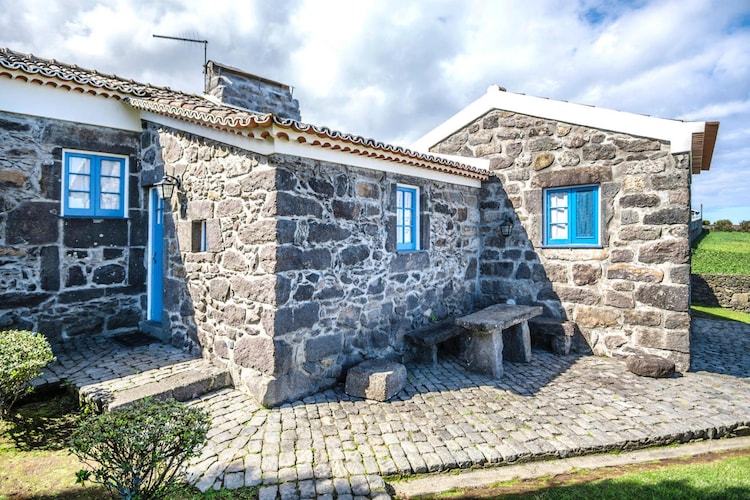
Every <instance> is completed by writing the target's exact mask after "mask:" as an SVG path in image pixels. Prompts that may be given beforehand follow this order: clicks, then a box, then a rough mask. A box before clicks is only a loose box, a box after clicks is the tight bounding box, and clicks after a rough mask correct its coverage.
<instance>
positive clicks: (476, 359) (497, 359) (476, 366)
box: [462, 331, 503, 378]
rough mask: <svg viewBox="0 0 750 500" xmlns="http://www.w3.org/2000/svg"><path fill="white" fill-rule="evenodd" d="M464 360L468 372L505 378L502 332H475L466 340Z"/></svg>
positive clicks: (467, 336)
mask: <svg viewBox="0 0 750 500" xmlns="http://www.w3.org/2000/svg"><path fill="white" fill-rule="evenodd" d="M462 359H463V361H464V364H465V366H466V368H467V369H468V370H471V371H473V372H475V373H481V374H483V375H491V376H492V377H494V378H501V377H502V376H503V333H502V331H475V332H472V333H470V334H467V335H466V337H465V339H464V348H463V353H462Z"/></svg>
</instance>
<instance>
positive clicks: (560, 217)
mask: <svg viewBox="0 0 750 500" xmlns="http://www.w3.org/2000/svg"><path fill="white" fill-rule="evenodd" d="M544 205H545V223H544V244H545V245H550V246H599V233H600V231H599V186H577V187H566V188H556V189H548V190H547V191H546V192H545V195H544Z"/></svg>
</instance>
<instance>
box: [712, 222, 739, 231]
mask: <svg viewBox="0 0 750 500" xmlns="http://www.w3.org/2000/svg"><path fill="white" fill-rule="evenodd" d="M714 229H716V230H717V231H732V230H733V229H734V225H733V224H732V221H731V220H728V219H721V220H717V221H716V222H714Z"/></svg>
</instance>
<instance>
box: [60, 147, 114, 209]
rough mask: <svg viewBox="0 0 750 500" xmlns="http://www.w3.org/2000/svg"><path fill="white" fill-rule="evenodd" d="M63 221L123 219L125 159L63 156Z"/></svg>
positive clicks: (69, 153) (78, 154) (77, 154)
mask: <svg viewBox="0 0 750 500" xmlns="http://www.w3.org/2000/svg"><path fill="white" fill-rule="evenodd" d="M63 164H64V167H63V208H64V211H65V216H66V217H101V218H114V217H125V192H126V190H125V187H126V182H127V181H128V178H127V172H126V169H125V159H124V158H117V157H110V156H100V155H95V154H90V153H73V152H66V153H65V155H64V160H63Z"/></svg>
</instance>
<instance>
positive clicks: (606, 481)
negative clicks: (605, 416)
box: [422, 450, 750, 500]
mask: <svg viewBox="0 0 750 500" xmlns="http://www.w3.org/2000/svg"><path fill="white" fill-rule="evenodd" d="M748 471H750V450H739V451H736V452H729V453H727V454H726V455H725V454H709V455H707V456H700V455H699V456H698V457H687V458H685V459H678V460H667V461H665V462H664V463H659V462H651V463H646V464H639V465H630V466H623V467H609V468H604V469H596V470H592V471H588V470H587V471H577V472H573V473H569V474H562V475H560V476H554V477H548V478H541V479H534V480H529V481H511V482H508V483H500V484H496V485H492V486H490V487H487V488H481V489H475V490H466V491H461V492H455V491H454V492H447V493H444V494H440V495H436V496H434V497H422V498H452V499H468V498H498V499H500V498H513V499H538V500H548V499H549V500H574V499H575V500H583V499H589V498H592V499H593V498H596V499H612V500H621V499H637V500H645V499H659V500H670V499H674V500H677V499H680V500H686V499H687V500H690V499H706V498H716V499H719V498H721V499H727V500H731V499H736V500H740V499H750V474H749V473H748Z"/></svg>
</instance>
